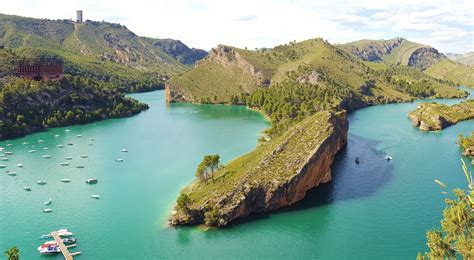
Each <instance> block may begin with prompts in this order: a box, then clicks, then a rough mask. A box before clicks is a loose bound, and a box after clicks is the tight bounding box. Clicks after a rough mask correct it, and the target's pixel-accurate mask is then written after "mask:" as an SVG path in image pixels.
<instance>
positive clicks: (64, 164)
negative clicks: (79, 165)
mask: <svg viewBox="0 0 474 260" xmlns="http://www.w3.org/2000/svg"><path fill="white" fill-rule="evenodd" d="M59 165H61V166H68V165H69V163H68V162H62V163H60V164H59Z"/></svg>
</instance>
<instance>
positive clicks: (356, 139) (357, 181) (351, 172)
mask: <svg viewBox="0 0 474 260" xmlns="http://www.w3.org/2000/svg"><path fill="white" fill-rule="evenodd" d="M378 143H379V142H378V141H375V140H371V139H367V138H363V137H360V136H356V135H352V134H349V138H348V143H347V145H346V146H345V147H344V148H342V149H341V150H340V151H339V153H338V154H337V155H336V156H335V158H334V163H333V165H332V167H331V171H332V180H331V181H330V182H328V183H324V184H321V185H319V186H318V187H315V188H313V189H311V190H310V191H308V192H307V193H306V196H305V198H304V199H303V200H301V201H299V202H297V203H295V204H293V205H291V206H287V207H284V208H281V209H278V210H274V211H271V212H267V213H258V214H253V215H251V216H248V217H245V218H242V219H237V220H235V221H233V222H231V223H230V225H229V226H228V227H227V228H230V227H232V226H234V225H240V224H244V223H247V222H252V221H257V220H261V219H265V218H268V217H269V216H270V215H271V214H278V213H280V212H294V211H300V210H306V209H311V208H317V207H320V206H325V205H328V204H332V203H337V202H340V201H345V200H354V199H359V198H365V197H369V196H373V195H375V194H376V193H377V191H378V190H379V189H381V188H382V187H383V186H384V185H385V184H387V183H388V182H389V181H390V179H391V178H392V175H393V165H392V162H391V161H387V160H386V159H384V154H383V153H382V152H381V151H379V150H377V149H376V148H375V147H376V145H377V144H378ZM356 157H359V162H360V163H359V164H357V163H356V162H355V160H356Z"/></svg>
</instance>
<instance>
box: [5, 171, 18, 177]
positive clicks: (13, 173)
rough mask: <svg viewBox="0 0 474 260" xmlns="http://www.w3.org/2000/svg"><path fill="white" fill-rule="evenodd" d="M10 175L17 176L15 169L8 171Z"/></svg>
mask: <svg viewBox="0 0 474 260" xmlns="http://www.w3.org/2000/svg"><path fill="white" fill-rule="evenodd" d="M7 175H8V176H16V172H14V171H7Z"/></svg>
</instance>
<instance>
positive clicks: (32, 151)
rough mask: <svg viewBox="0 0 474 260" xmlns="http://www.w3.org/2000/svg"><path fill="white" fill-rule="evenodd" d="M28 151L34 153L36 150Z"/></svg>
mask: <svg viewBox="0 0 474 260" xmlns="http://www.w3.org/2000/svg"><path fill="white" fill-rule="evenodd" d="M28 152H29V153H36V150H29V151H28Z"/></svg>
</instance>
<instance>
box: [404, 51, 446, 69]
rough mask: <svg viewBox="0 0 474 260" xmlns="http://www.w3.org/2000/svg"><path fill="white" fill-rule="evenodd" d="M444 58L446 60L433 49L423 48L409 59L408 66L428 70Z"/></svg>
mask: <svg viewBox="0 0 474 260" xmlns="http://www.w3.org/2000/svg"><path fill="white" fill-rule="evenodd" d="M442 58H446V57H445V56H444V55H443V54H441V53H439V52H438V50H437V49H435V48H433V47H422V48H418V49H416V50H415V51H414V52H413V53H412V54H411V55H410V58H408V64H407V65H408V66H411V67H415V68H419V69H422V70H424V69H427V68H428V67H430V66H432V65H433V64H435V63H437V62H439V61H440V60H441V59H442Z"/></svg>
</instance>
